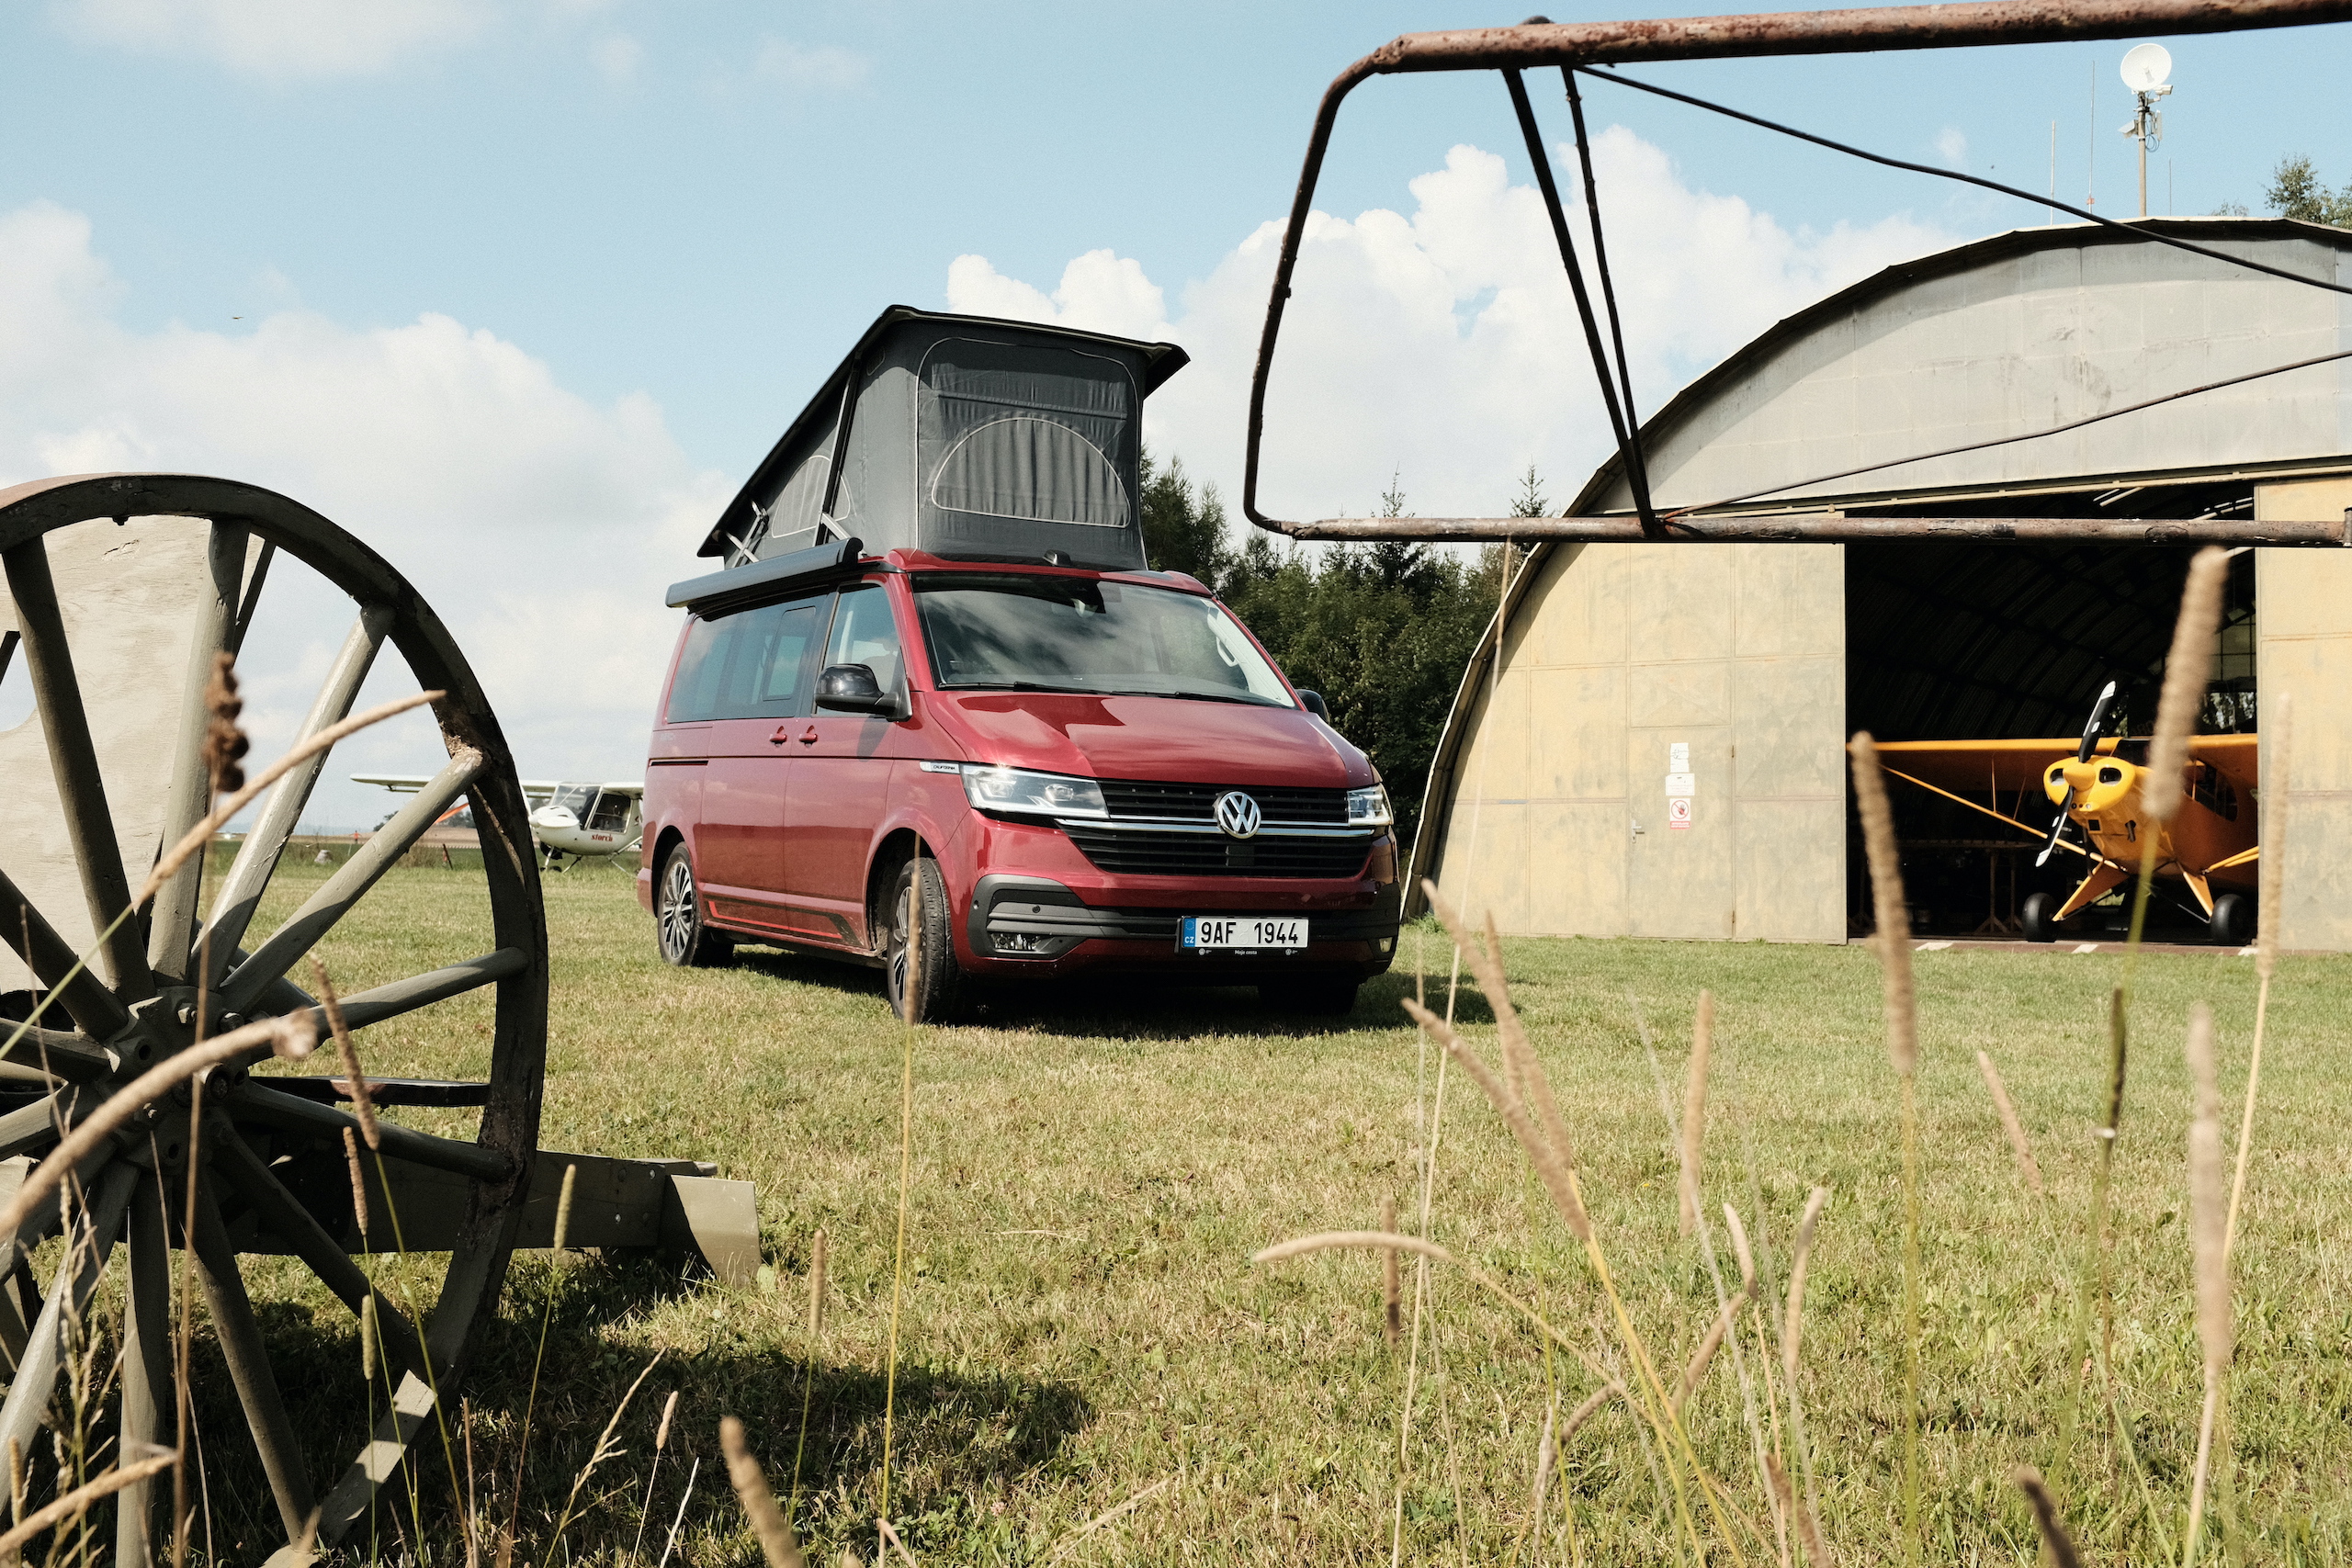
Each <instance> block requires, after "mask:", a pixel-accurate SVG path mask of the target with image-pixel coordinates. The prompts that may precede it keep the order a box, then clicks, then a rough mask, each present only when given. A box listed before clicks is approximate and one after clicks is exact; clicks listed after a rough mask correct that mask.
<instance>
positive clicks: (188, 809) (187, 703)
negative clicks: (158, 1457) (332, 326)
mask: <svg viewBox="0 0 2352 1568" xmlns="http://www.w3.org/2000/svg"><path fill="white" fill-rule="evenodd" d="M249 537H250V536H249V535H247V534H246V532H245V530H244V529H243V527H242V526H240V525H237V524H234V523H215V524H213V525H212V532H211V536H210V537H209V541H208V543H207V545H206V547H205V552H204V557H205V564H206V566H207V567H208V569H209V571H210V574H211V578H212V592H211V593H210V594H209V596H207V597H204V598H201V599H199V600H198V602H197V615H196V629H195V631H194V632H193V633H192V634H191V635H190V637H189V638H188V650H187V675H186V677H185V678H184V681H183V684H182V688H181V692H180V734H179V745H178V749H177V750H175V752H174V753H173V757H172V782H171V785H170V788H169V791H168V793H166V794H165V795H164V843H166V844H176V843H178V842H179V841H180V840H182V839H183V838H185V837H187V830H188V829H191V828H193V827H195V826H196V825H197V823H198V822H199V821H201V820H202V819H203V818H204V814H205V813H206V812H208V811H209V810H211V809H212V783H213V780H212V773H211V770H210V769H209V768H208V767H206V765H205V761H204V753H205V741H206V739H208V737H209V731H210V728H211V719H212V716H211V713H210V711H209V709H208V708H207V707H206V705H205V696H206V694H207V692H208V690H209V687H210V686H211V684H212V669H213V664H214V661H215V659H216V658H217V656H218V655H220V653H221V652H223V651H225V650H226V649H227V648H228V646H229V640H230V638H231V637H233V636H234V635H235V634H236V618H237V594H238V591H239V590H240V589H241V588H243V585H244V576H245V546H246V541H247V539H248V538H249ZM205 859H206V857H205V856H204V855H202V854H196V855H191V856H189V857H188V860H187V863H186V864H184V865H182V866H181V867H180V869H179V871H178V873H177V874H175V875H174V876H173V878H172V879H171V880H170V881H169V882H167V883H165V884H164V886H161V887H159V888H157V889H156V890H155V903H154V907H153V908H152V909H150V910H149V911H148V916H147V966H148V967H149V968H150V969H152V970H153V971H154V972H155V978H156V979H157V980H158V981H159V982H160V983H162V984H164V985H167V986H177V985H185V984H187V981H188V979H189V977H190V976H189V964H188V952H189V945H190V943H191V942H193V941H194V939H195V936H196V900H197V894H198V888H199V887H200V886H202V885H203V881H204V863H205ZM126 1512H128V1510H126ZM116 1544H117V1559H118V1561H120V1562H138V1561H141V1559H140V1558H138V1557H132V1556H127V1555H124V1554H123V1553H122V1552H121V1551H120V1547H121V1543H120V1542H119V1541H118V1542H117V1543H116Z"/></svg>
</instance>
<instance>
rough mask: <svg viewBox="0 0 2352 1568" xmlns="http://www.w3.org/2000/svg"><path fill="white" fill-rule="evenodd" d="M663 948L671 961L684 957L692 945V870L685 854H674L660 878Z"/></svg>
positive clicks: (693, 919) (693, 874)
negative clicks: (668, 867)
mask: <svg viewBox="0 0 2352 1568" xmlns="http://www.w3.org/2000/svg"><path fill="white" fill-rule="evenodd" d="M694 937H695V873H694V867H692V866H690V865H688V864H687V863H686V857H685V856H684V854H681V853H673V855H672V857H671V861H670V869H669V870H668V871H667V872H665V873H663V874H662V953H663V954H664V955H665V956H667V957H669V958H670V959H672V960H673V961H675V960H679V959H683V958H684V957H685V955H686V953H688V951H690V950H691V948H692V947H693V945H694Z"/></svg>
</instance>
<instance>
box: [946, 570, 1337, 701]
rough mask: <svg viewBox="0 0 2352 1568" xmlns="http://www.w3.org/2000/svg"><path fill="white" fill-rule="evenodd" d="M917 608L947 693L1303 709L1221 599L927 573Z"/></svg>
mask: <svg viewBox="0 0 2352 1568" xmlns="http://www.w3.org/2000/svg"><path fill="white" fill-rule="evenodd" d="M913 586H914V591H915V604H916V605H917V607H918V609H919V612H920V615H921V618H922V635H923V640H924V641H925V643H926V644H927V645H928V646H929V648H930V650H931V668H932V673H933V677H934V678H935V679H936V680H937V682H938V683H939V684H940V686H941V687H943V688H945V689H949V690H963V691H974V690H980V691H987V690H996V691H1023V692H1099V693H1103V694H1106V695H1110V694H1116V695H1123V696H1154V697H1200V698H1206V699H1209V700H1212V701H1221V702H1239V703H1254V704H1259V705H1265V706H1269V707H1293V706H1295V704H1294V703H1293V702H1292V701H1291V698H1290V694H1289V693H1288V692H1287V691H1285V690H1284V689H1283V681H1282V677H1281V676H1280V675H1277V674H1276V673H1274V667H1273V666H1272V665H1271V664H1269V663H1267V662H1266V656H1265V655H1264V654H1262V653H1260V652H1259V651H1258V647H1257V645H1256V644H1255V643H1253V642H1251V641H1250V636H1249V634H1248V633H1247V632H1244V631H1243V630H1242V629H1241V627H1240V626H1239V624H1238V623H1237V622H1236V621H1235V620H1234V618H1233V617H1232V616H1231V615H1227V613H1226V611H1225V608H1224V606H1222V605H1220V604H1217V603H1216V601H1214V600H1210V599H1204V598H1201V597H1200V596H1199V595H1197V594H1193V593H1180V592H1175V591H1174V590H1172V589H1166V588H1146V587H1143V586H1141V585H1139V584H1136V583H1132V582H1102V581H1095V580H1094V579H1092V578H1084V577H1044V576H1039V577H1030V576H1025V575H1024V576H1015V575H1011V574H1007V575H1005V576H1001V577H1000V576H995V575H991V574H988V573H982V572H961V571H959V572H955V573H952V574H950V573H947V572H937V573H932V572H925V573H922V574H919V575H917V576H916V577H915V580H914V584H913Z"/></svg>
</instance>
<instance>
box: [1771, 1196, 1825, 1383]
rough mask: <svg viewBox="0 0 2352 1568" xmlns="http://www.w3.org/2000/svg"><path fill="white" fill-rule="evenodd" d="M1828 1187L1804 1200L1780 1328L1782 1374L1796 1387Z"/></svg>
mask: <svg viewBox="0 0 2352 1568" xmlns="http://www.w3.org/2000/svg"><path fill="white" fill-rule="evenodd" d="M1828 1203H1829V1189H1828V1188H1826V1187H1816V1188H1815V1189H1814V1190H1813V1195H1812V1196H1811V1197H1809V1198H1807V1199H1806V1200H1805V1201H1804V1218H1803V1219H1801V1220H1799V1221H1798V1222H1797V1249H1796V1256H1795V1257H1794V1258H1792V1259H1790V1262H1789V1306H1788V1313H1787V1315H1786V1316H1785V1317H1784V1318H1783V1319H1782V1323H1781V1379H1782V1380H1783V1381H1784V1382H1788V1383H1789V1384H1790V1385H1791V1386H1792V1387H1793V1386H1794V1384H1795V1382H1796V1376H1797V1350H1798V1348H1799V1346H1800V1345H1801V1344H1802V1343H1803V1341H1804V1277H1805V1271H1806V1270H1807V1269H1809V1268H1811V1267H1812V1264H1813V1231H1814V1227H1815V1225H1817V1224H1820V1223H1821V1211H1822V1210H1823V1209H1825V1208H1826V1207H1827V1206H1828Z"/></svg>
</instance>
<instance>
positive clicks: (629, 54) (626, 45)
mask: <svg viewBox="0 0 2352 1568" xmlns="http://www.w3.org/2000/svg"><path fill="white" fill-rule="evenodd" d="M588 58H589V59H590V60H591V61H593V62H594V63H595V66H596V71H597V73H598V74H599V75H601V76H603V77H604V78H605V81H607V82H610V83H611V84H612V85H615V86H616V87H625V86H627V85H629V84H630V83H631V82H634V81H636V80H637V67H638V64H639V62H640V61H642V60H643V59H644V58H645V46H644V45H643V44H641V43H639V42H638V41H637V40H636V39H633V38H631V37H629V36H628V34H627V33H606V34H605V36H604V37H603V38H600V39H597V40H596V41H595V42H594V43H593V44H591V45H589V47H588Z"/></svg>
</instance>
